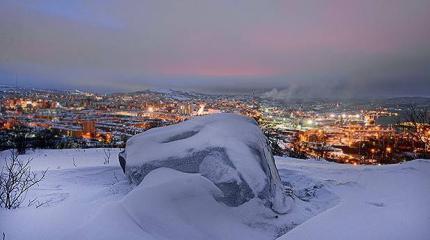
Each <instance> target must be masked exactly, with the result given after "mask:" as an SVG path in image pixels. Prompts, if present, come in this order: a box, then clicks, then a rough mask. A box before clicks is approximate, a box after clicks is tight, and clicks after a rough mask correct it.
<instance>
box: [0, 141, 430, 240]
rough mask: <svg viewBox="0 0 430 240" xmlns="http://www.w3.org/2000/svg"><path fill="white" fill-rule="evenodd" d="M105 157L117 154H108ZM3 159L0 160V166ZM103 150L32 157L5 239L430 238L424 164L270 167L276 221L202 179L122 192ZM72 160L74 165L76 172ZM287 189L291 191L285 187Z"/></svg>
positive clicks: (169, 174) (169, 179)
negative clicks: (285, 195) (28, 184)
mask: <svg viewBox="0 0 430 240" xmlns="http://www.w3.org/2000/svg"><path fill="white" fill-rule="evenodd" d="M111 151H112V155H114V154H115V153H118V152H119V150H118V149H112V150H111ZM7 155H8V153H7V152H1V153H0V165H2V164H3V163H4V157H5V156H7ZM103 156H104V153H103V150H102V149H87V150H75V149H71V150H36V151H34V152H33V151H29V152H28V153H27V154H26V155H23V156H20V157H21V158H24V159H25V158H28V157H31V158H33V161H32V163H31V166H32V169H34V170H36V171H40V170H43V169H46V168H49V170H48V173H47V176H46V179H45V180H44V181H43V182H42V183H41V184H40V185H39V186H38V187H35V188H34V189H32V190H31V191H30V192H29V194H28V196H27V199H34V198H37V199H38V201H39V202H45V201H46V202H47V204H44V205H43V206H40V207H37V208H36V206H34V205H33V206H27V205H26V204H25V205H23V206H22V207H21V208H19V209H15V210H5V209H0V235H1V234H2V233H3V232H4V233H5V236H6V238H5V239H17V240H20V239H23V240H24V239H46V240H54V239H55V240H58V239H95V240H97V239H275V238H277V237H279V239H289V240H291V239H293V240H294V239H352V240H354V239H357V240H358V239H360V240H362V239H394V240H396V239H416V240H425V239H429V238H428V236H430V228H429V227H428V226H430V207H429V202H430V191H429V189H430V161H429V160H415V161H411V162H407V163H403V164H396V165H385V166H352V165H340V164H336V163H329V162H325V161H316V160H298V159H292V158H276V164H277V167H278V170H279V175H280V177H281V179H282V181H283V182H284V183H285V184H289V185H291V186H293V187H294V193H295V195H296V198H295V205H294V207H293V209H291V211H290V212H289V213H288V214H284V215H278V214H275V213H274V212H273V211H271V210H270V209H268V208H266V207H262V204H263V203H262V201H261V200H259V199H257V198H255V199H252V200H250V201H248V202H246V203H245V204H242V205H240V206H238V207H230V206H227V205H225V204H223V203H220V202H218V201H216V198H217V197H218V196H219V195H220V194H221V191H220V190H219V189H218V188H217V187H216V186H215V184H214V183H213V182H212V181H210V180H209V179H207V178H205V177H203V176H201V174H198V173H196V174H194V173H183V172H179V171H176V170H173V169H168V168H159V169H156V170H154V171H152V172H151V173H149V174H148V175H147V176H146V177H145V178H144V179H143V181H142V184H140V185H138V186H136V187H133V185H130V184H129V183H128V180H127V178H126V177H125V176H124V174H123V173H122V170H121V168H120V167H119V164H118V162H117V161H115V160H113V159H111V161H110V163H109V164H106V165H105V164H103V162H104V157H103ZM73 159H74V162H75V164H73ZM287 182H288V183H287Z"/></svg>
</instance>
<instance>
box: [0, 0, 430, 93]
mask: <svg viewBox="0 0 430 240" xmlns="http://www.w3.org/2000/svg"><path fill="white" fill-rule="evenodd" d="M0 54H1V55H0V84H9V85H14V84H15V80H16V79H17V82H18V85H19V86H22V87H38V88H60V89H65V88H78V89H83V90H87V89H88V90H98V91H134V90H141V89H144V88H152V87H157V88H180V89H193V90H202V91H209V92H222V91H228V92H244V91H252V90H257V91H270V90H271V89H273V88H276V89H277V90H275V91H272V92H271V93H270V94H275V95H287V96H300V97H310V96H316V97H324V96H338V97H357V96H430V1H429V0H357V1H352V0H351V1H349V0H327V1H321V0H309V1H306V0H297V1H289V0H273V1H263V0H261V1H256V0H213V1H206V0H195V1H194V0H181V1H177V0H176V1H167V0H166V1H162V0H158V1H157V0H154V1H145V0H133V1H130V0H121V1H119V0H118V1H111V0H96V1H88V0H73V1H70V0H69V1H62V0H42V1H38V0H34V1H16V0H1V2H0Z"/></svg>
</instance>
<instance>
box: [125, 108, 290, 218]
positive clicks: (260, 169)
mask: <svg viewBox="0 0 430 240" xmlns="http://www.w3.org/2000/svg"><path fill="white" fill-rule="evenodd" d="M119 158H120V163H121V166H122V167H123V169H124V172H125V174H126V175H127V176H128V178H129V179H130V181H132V182H133V183H135V184H139V183H140V182H141V181H142V180H143V178H144V177H145V176H146V175H148V173H150V172H151V171H153V170H155V169H158V168H161V167H166V168H171V169H175V170H177V171H181V172H184V173H200V175H202V176H203V177H205V178H207V179H208V180H209V181H211V182H212V183H213V184H214V185H215V186H216V187H218V188H219V189H220V190H221V192H222V194H220V195H217V196H215V198H216V200H217V201H220V202H223V203H225V204H226V205H228V206H239V205H242V204H244V203H245V202H248V201H249V200H251V199H253V198H258V199H261V200H263V202H264V204H265V206H267V207H270V208H271V209H272V210H274V211H275V212H277V213H286V212H287V211H288V210H289V209H290V207H291V205H292V199H291V198H290V197H289V196H288V195H286V194H285V189H284V186H283V185H282V182H281V180H280V178H279V174H278V171H277V169H276V166H275V162H274V159H273V156H272V154H271V151H270V149H269V148H268V145H267V139H266V138H265V136H264V135H263V133H262V132H261V130H260V128H259V127H258V125H257V123H256V122H255V121H254V120H252V119H250V118H247V117H244V116H240V115H235V114H227V113H222V114H214V115H209V116H204V117H196V118H194V119H191V120H188V121H185V122H182V123H179V124H176V125H172V126H168V127H163V128H155V129H151V130H149V131H146V132H145V133H142V134H138V135H136V136H134V137H132V138H131V139H129V140H128V141H127V147H126V149H125V151H124V152H123V153H121V154H120V155H119Z"/></svg>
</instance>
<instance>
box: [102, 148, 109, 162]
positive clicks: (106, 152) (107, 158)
mask: <svg viewBox="0 0 430 240" xmlns="http://www.w3.org/2000/svg"><path fill="white" fill-rule="evenodd" d="M103 152H104V154H105V156H104V159H105V160H104V162H103V164H104V165H106V164H109V163H110V157H111V149H110V148H107V149H106V148H105V149H103Z"/></svg>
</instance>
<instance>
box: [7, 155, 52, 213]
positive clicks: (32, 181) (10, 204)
mask: <svg viewBox="0 0 430 240" xmlns="http://www.w3.org/2000/svg"><path fill="white" fill-rule="evenodd" d="M31 161H32V159H31V158H29V159H27V160H25V161H23V160H20V159H18V154H17V153H16V152H15V151H11V155H10V156H9V158H8V159H5V165H4V167H3V169H2V171H1V172H0V207H3V208H7V209H14V208H18V207H19V206H20V205H21V203H22V202H23V201H24V200H25V197H26V194H27V192H28V190H29V189H30V188H32V187H33V186H36V185H39V183H40V182H41V181H42V180H43V179H44V178H45V175H46V172H47V171H48V169H46V170H45V171H42V172H41V174H40V175H37V174H36V173H35V172H33V171H32V170H31V167H30V163H31Z"/></svg>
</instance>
